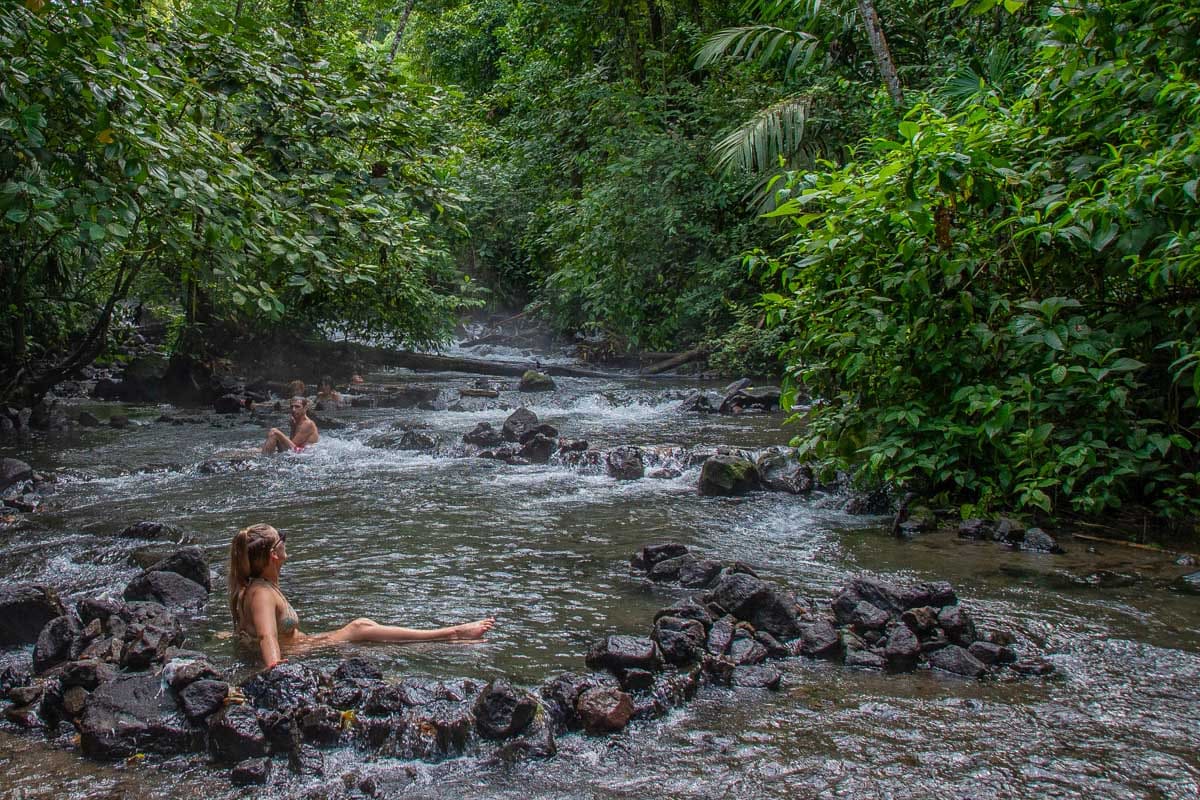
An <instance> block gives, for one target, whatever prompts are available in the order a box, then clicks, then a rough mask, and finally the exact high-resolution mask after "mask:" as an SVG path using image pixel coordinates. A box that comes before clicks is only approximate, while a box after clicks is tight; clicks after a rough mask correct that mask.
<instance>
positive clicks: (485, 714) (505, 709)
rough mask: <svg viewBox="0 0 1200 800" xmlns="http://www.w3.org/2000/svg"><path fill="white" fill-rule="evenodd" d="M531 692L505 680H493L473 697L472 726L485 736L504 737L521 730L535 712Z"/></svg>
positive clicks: (534, 700)
mask: <svg viewBox="0 0 1200 800" xmlns="http://www.w3.org/2000/svg"><path fill="white" fill-rule="evenodd" d="M537 709H538V702H537V698H535V697H534V696H533V695H532V694H530V693H529V692H527V691H524V690H523V689H517V688H515V687H514V686H513V685H512V684H510V683H509V682H508V681H506V680H495V681H492V682H491V683H489V684H488V685H487V686H485V687H484V689H483V691H482V692H480V694H479V697H477V698H476V699H475V706H474V709H473V711H474V713H475V727H476V728H477V729H478V730H479V734H480V735H481V736H483V737H485V738H488V739H507V738H509V737H512V736H516V735H518V734H519V733H521V732H522V731H524V730H525V728H526V726H528V725H529V723H530V721H531V720H532V719H533V717H534V715H535V714H536V713H537Z"/></svg>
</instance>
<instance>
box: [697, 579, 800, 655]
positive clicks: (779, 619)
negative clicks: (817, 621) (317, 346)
mask: <svg viewBox="0 0 1200 800" xmlns="http://www.w3.org/2000/svg"><path fill="white" fill-rule="evenodd" d="M705 597H706V599H707V600H708V601H709V602H712V603H716V604H717V605H718V606H720V607H721V608H723V609H725V610H726V611H728V612H729V613H730V614H733V616H735V617H737V618H738V619H740V620H745V621H747V622H750V623H751V624H752V625H754V627H755V628H757V629H759V630H764V631H766V632H768V633H770V634H771V635H772V636H774V637H775V638H776V639H780V640H785V641H786V640H788V639H794V638H796V637H797V636H799V635H800V624H799V619H798V616H797V613H796V602H795V599H794V598H792V597H791V596H790V595H789V594H788V593H786V592H781V591H779V590H777V589H775V588H774V587H772V586H771V585H770V584H768V583H766V582H765V581H763V580H761V579H759V578H756V577H754V576H753V575H750V574H748V573H744V572H725V573H723V574H722V576H721V577H719V578H718V579H717V582H716V583H715V585H714V586H713V588H712V589H711V590H709V592H708V593H707V594H706V595H705Z"/></svg>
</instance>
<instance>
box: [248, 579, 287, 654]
mask: <svg viewBox="0 0 1200 800" xmlns="http://www.w3.org/2000/svg"><path fill="white" fill-rule="evenodd" d="M250 615H251V619H253V620H254V630H256V631H258V646H259V649H260V650H261V651H262V660H263V664H264V665H266V668H267V669H270V668H271V667H273V666H275V665H276V664H278V663H279V662H280V660H281V659H280V654H279V630H278V627H277V625H276V621H275V598H274V597H272V596H271V595H270V594H269V593H267V592H265V591H257V592H255V593H254V594H253V596H251V598H250Z"/></svg>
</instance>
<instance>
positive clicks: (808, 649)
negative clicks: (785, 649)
mask: <svg viewBox="0 0 1200 800" xmlns="http://www.w3.org/2000/svg"><path fill="white" fill-rule="evenodd" d="M793 647H794V648H795V649H796V651H797V652H798V653H799V654H800V655H803V656H808V657H809V658H821V659H827V660H830V661H836V660H837V659H839V658H841V655H842V637H841V635H840V634H839V633H838V630H837V628H835V627H833V624H832V623H830V622H828V621H827V620H819V621H817V622H806V623H801V625H800V636H799V637H798V638H797V640H796V642H795V643H794V644H793Z"/></svg>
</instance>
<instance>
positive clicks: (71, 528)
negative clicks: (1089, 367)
mask: <svg viewBox="0 0 1200 800" xmlns="http://www.w3.org/2000/svg"><path fill="white" fill-rule="evenodd" d="M368 379H369V381H370V382H371V383H389V382H390V383H406V382H419V383H423V384H433V385H436V386H438V387H440V388H441V389H442V396H443V397H449V398H451V399H453V398H456V397H457V390H458V389H459V388H460V387H464V386H467V385H469V384H470V383H471V382H472V381H473V380H474V378H473V376H464V375H454V374H437V375H429V374H422V375H414V374H410V373H403V372H398V373H386V374H383V373H381V374H375V375H370V376H368ZM493 380H494V382H495V383H496V384H498V386H499V387H500V388H501V389H503V390H504V391H503V392H502V395H501V397H500V399H499V401H498V403H499V405H502V406H505V407H506V408H507V409H511V408H513V407H515V406H516V405H518V404H520V403H522V402H525V403H528V405H529V407H530V408H531V409H532V410H533V411H534V412H535V413H536V414H538V416H539V417H540V418H542V420H543V421H545V422H549V423H550V424H552V425H554V426H556V427H557V428H558V429H559V431H560V433H561V435H563V436H566V437H569V438H577V439H586V440H587V441H588V442H589V443H591V444H592V446H594V447H602V448H606V447H611V446H615V445H619V444H635V445H642V446H668V445H677V446H681V447H695V446H703V445H733V446H736V447H742V448H747V449H752V450H753V449H758V448H763V447H767V446H770V445H773V444H781V443H784V442H785V441H786V438H787V436H788V434H787V432H786V431H781V429H780V425H781V423H782V417H781V416H778V415H772V416H750V415H748V416H721V417H718V416H705V415H689V414H684V413H681V412H680V411H679V410H678V409H677V406H678V404H679V402H680V400H681V399H682V398H683V397H684V396H685V395H686V394H687V393H688V392H689V391H691V390H693V389H695V388H697V386H698V384H691V383H687V384H685V383H683V382H682V381H674V382H673V381H671V380H656V381H645V380H639V379H636V378H632V377H622V376H616V375H614V376H613V377H611V378H558V379H556V380H557V382H558V386H559V388H558V389H557V390H556V391H554V392H552V393H546V394H536V395H520V394H519V393H517V392H516V391H515V383H516V381H515V379H502V378H497V379H493ZM701 388H707V389H709V390H713V391H715V390H717V389H718V388H719V387H716V386H707V387H701ZM475 402H476V404H478V402H479V401H475ZM79 408H88V409H90V410H92V411H93V412H94V413H96V414H97V416H100V417H102V418H104V417H107V416H108V415H109V414H111V413H113V412H114V411H115V410H118V407H117V406H115V405H113V404H92V403H82V404H79V405H76V406H72V409H73V410H78V409H79ZM119 410H120V411H122V413H127V414H129V415H130V417H131V419H132V421H133V425H132V426H131V427H130V428H128V429H126V430H114V429H110V428H98V429H77V430H74V431H73V432H71V433H65V434H58V435H39V436H38V437H36V438H34V439H32V440H8V441H5V442H0V455H6V456H14V457H18V458H21V459H23V460H25V461H27V462H29V463H31V464H32V465H33V466H34V467H35V468H38V469H45V470H54V471H56V472H58V473H59V474H60V475H61V478H60V481H59V489H58V492H57V494H55V495H53V496H52V497H51V498H50V501H51V503H50V506H49V507H48V508H47V509H46V510H44V511H42V512H40V513H38V514H36V515H32V520H33V522H32V525H31V526H30V527H27V528H24V529H10V530H8V531H0V541H3V543H4V546H3V549H2V551H0V576H2V578H0V579H2V580H4V581H38V582H44V583H49V584H52V585H54V586H56V587H60V589H61V591H63V592H64V593H65V594H66V595H67V597H69V598H77V597H80V596H83V595H84V594H87V593H92V592H95V591H99V590H102V589H105V588H114V587H116V588H119V587H120V586H122V585H123V584H124V582H125V581H127V580H128V579H129V578H130V577H132V576H133V575H134V574H135V573H136V571H137V570H136V568H135V567H133V566H131V565H130V563H129V562H128V556H129V554H130V553H131V552H132V551H133V550H135V549H136V548H138V547H140V546H144V545H145V543H144V542H138V541H132V540H117V539H114V538H113V534H114V533H116V532H117V531H119V530H120V529H121V528H123V527H124V526H126V525H128V524H131V523H133V522H137V521H140V520H159V521H164V522H170V523H172V524H174V525H177V526H179V527H180V528H181V529H183V530H184V531H186V532H187V533H188V535H189V536H190V537H191V538H192V539H194V541H195V542H196V543H197V544H198V545H200V546H201V547H202V548H203V550H204V552H205V553H206V555H207V556H208V557H209V560H210V563H211V564H212V565H213V568H214V578H215V580H214V589H215V591H214V593H213V595H212V598H211V600H210V603H209V607H208V609H207V613H206V614H205V615H203V616H202V617H201V618H200V619H199V620H198V622H197V624H196V625H195V627H194V628H193V629H192V634H191V638H190V639H189V642H188V645H189V646H190V647H193V648H195V649H199V650H203V651H205V652H206V653H208V654H210V656H211V657H212V659H213V660H214V661H216V662H217V663H218V664H220V665H221V666H225V667H229V668H231V669H235V670H239V671H248V670H250V669H251V668H252V665H251V664H250V663H248V662H247V661H246V660H245V658H244V656H243V655H241V654H239V653H238V652H237V651H235V649H234V645H233V642H232V640H231V639H230V638H229V637H228V635H227V631H228V629H229V626H230V623H229V616H228V611H227V606H226V603H225V597H224V588H225V582H224V574H225V563H224V562H225V559H226V558H227V548H228V542H229V539H230V537H231V536H232V535H233V533H234V532H235V530H236V529H237V528H238V527H241V526H244V525H246V524H249V523H252V522H258V521H264V522H270V523H271V524H273V525H275V526H276V527H279V528H281V529H284V530H286V531H287V535H288V540H287V547H288V554H289V560H288V563H287V564H286V566H285V568H284V575H283V584H284V588H285V590H286V591H287V592H288V595H289V598H290V600H291V601H292V603H293V605H294V606H295V608H296V610H297V611H298V613H299V615H300V618H301V624H302V627H303V628H304V629H305V630H308V631H316V630H321V629H326V628H332V627H336V626H338V625H340V624H342V623H344V622H345V621H347V620H349V619H351V618H354V617H359V616H370V617H372V618H375V619H377V620H380V621H389V622H396V623H401V624H407V625H413V626H432V625H439V624H446V623H449V622H454V621H461V620H466V619H474V618H477V617H481V616H484V615H488V614H494V615H495V616H496V618H497V626H496V628H495V630H494V632H493V634H492V635H491V636H490V637H489V639H488V641H487V642H486V643H485V644H478V645H454V644H425V645H391V646H384V645H373V646H361V647H358V648H356V649H344V650H340V651H337V652H323V653H322V652H318V653H314V654H312V655H311V656H310V657H309V658H310V660H311V661H312V662H313V663H315V664H318V665H320V664H326V663H332V662H333V661H334V660H335V659H336V658H337V657H341V656H345V655H348V654H350V653H356V654H361V655H367V656H369V657H370V658H372V659H374V660H375V661H376V662H377V663H379V664H380V666H381V667H382V668H383V669H384V670H385V672H386V673H387V674H388V676H389V677H392V678H398V677H400V676H402V675H422V676H432V677H437V678H454V677H473V678H477V679H481V680H487V679H490V678H492V677H496V676H499V675H505V676H508V677H509V678H510V679H511V680H512V681H513V682H515V683H518V684H523V685H527V686H531V687H532V686H536V685H537V684H539V683H541V682H542V681H543V680H545V679H546V678H548V677H550V676H552V675H555V674H557V673H559V672H561V671H563V670H581V669H583V653H584V652H585V651H586V648H587V645H588V643H589V642H590V641H591V640H592V639H593V638H595V637H597V636H599V635H603V634H607V633H633V634H639V635H642V634H646V633H648V632H649V628H650V623H651V620H652V617H653V613H654V611H655V610H656V609H657V608H659V607H661V606H664V605H667V604H668V603H669V602H671V601H672V600H673V599H675V598H676V597H678V596H679V594H680V593H679V591H678V590H670V589H666V588H662V587H652V586H650V585H648V584H647V583H646V582H645V581H644V580H643V579H640V578H637V577H635V576H634V575H632V574H631V572H630V569H629V557H630V556H631V555H632V554H633V553H634V552H635V551H637V550H638V549H639V548H640V547H641V546H642V545H643V544H646V543H649V542H655V541H665V540H675V541H680V542H683V543H685V544H687V545H688V546H689V547H691V548H692V549H693V550H694V551H696V552H699V553H702V554H704V555H710V556H713V557H716V558H729V559H732V558H738V559H741V560H743V561H746V562H748V563H750V564H752V565H754V566H755V567H756V569H758V571H759V574H760V575H761V576H762V577H764V578H766V579H768V580H772V581H775V582H778V583H781V584H784V585H786V586H788V587H789V588H792V589H793V590H795V591H796V592H797V594H799V595H802V596H812V597H816V598H818V599H821V600H825V599H828V598H829V597H830V596H831V595H832V594H833V592H834V590H835V589H836V588H837V587H838V586H840V585H841V584H842V583H843V582H844V580H845V579H846V578H847V576H849V575H852V574H854V573H856V572H860V571H865V572H870V573H874V574H880V575H884V576H888V577H891V578H896V579H901V580H908V579H944V580H949V581H951V582H952V583H953V584H954V585H955V587H956V589H957V590H958V594H959V596H960V597H961V598H962V601H963V603H964V604H965V605H966V607H967V608H968V609H969V610H970V611H971V612H972V613H973V614H974V615H975V617H976V618H977V620H979V621H980V622H981V623H982V624H983V625H984V626H985V627H986V626H988V625H989V624H991V625H997V626H1001V627H1006V628H1009V629H1012V630H1014V632H1015V633H1017V635H1018V637H1019V640H1020V642H1019V645H1020V646H1023V647H1024V648H1025V650H1026V651H1027V652H1030V653H1036V654H1043V655H1046V656H1047V657H1048V658H1049V659H1050V661H1052V662H1053V663H1054V664H1055V666H1056V667H1057V674H1056V675H1055V676H1053V677H1051V678H1048V679H1026V680H1019V681H1011V682H1003V681H983V682H973V681H965V680H961V679H955V678H952V677H949V676H944V675H938V674H934V673H931V672H928V671H926V672H919V673H915V674H911V675H899V676H894V675H884V674H879V673H874V672H866V671H856V670H849V669H845V668H842V667H840V666H835V665H830V664H828V663H824V662H810V661H806V660H803V659H795V660H789V661H787V662H782V664H783V668H784V673H785V681H784V687H783V689H782V690H781V691H779V692H775V693H772V692H767V691H764V690H747V689H725V688H716V687H706V688H704V689H702V690H701V692H700V694H699V695H698V697H697V699H696V700H695V701H694V702H693V703H691V704H689V705H688V706H686V707H684V708H682V709H678V710H675V711H673V712H671V713H670V714H669V715H668V716H666V717H664V718H662V719H659V720H655V721H652V722H635V723H633V724H632V725H631V726H630V728H629V729H628V730H627V731H626V732H625V733H622V734H620V735H617V736H613V737H607V738H589V737H585V736H582V735H578V734H571V735H564V736H561V737H560V738H559V755H558V756H557V757H556V758H554V759H552V760H551V761H549V762H537V761H535V762H529V763H524V764H519V765H517V766H513V767H499V766H495V765H492V764H488V763H485V762H484V761H482V760H481V759H478V758H473V757H470V756H468V757H466V758H462V759H457V760H453V761H448V762H444V763H441V764H424V763H405V762H399V761H395V760H391V759H386V758H381V757H379V756H376V755H373V754H365V753H361V752H356V751H354V750H351V749H345V750H339V751H331V752H329V753H327V755H326V759H327V760H326V777H325V778H323V779H314V778H303V779H301V778H296V777H294V776H291V775H290V774H289V773H288V772H287V770H286V769H276V771H275V778H274V781H273V783H272V785H271V786H270V787H269V788H268V790H266V792H265V793H262V794H263V796H270V797H293V796H312V797H325V796H331V795H339V794H342V795H349V796H362V792H361V788H360V787H361V786H363V785H364V784H363V781H364V780H367V784H371V783H372V782H373V784H374V786H375V787H376V788H377V790H378V793H379V794H382V795H402V796H405V797H436V798H457V797H461V796H464V795H468V796H473V797H497V798H514V800H518V799H520V800H524V799H525V798H529V797H537V798H580V797H584V798H641V797H649V796H655V797H670V798H697V799H699V798H714V799H715V798H757V797H781V798H782V797H788V798H806V797H893V798H927V797H939V798H968V797H970V798H982V797H988V798H991V797H1089V798H1168V797H1169V798H1176V797H1178V798H1185V797H1198V796H1200V756H1198V755H1197V750H1198V745H1200V724H1198V720H1200V613H1198V611H1197V603H1198V602H1200V598H1196V597H1192V596H1187V595H1181V594H1176V593H1174V592H1172V591H1171V590H1170V589H1169V586H1168V585H1169V582H1170V580H1171V578H1173V577H1174V576H1176V575H1177V574H1178V573H1179V572H1180V571H1181V569H1180V568H1178V567H1175V566H1174V565H1173V564H1172V562H1171V561H1170V559H1169V558H1167V557H1166V556H1164V555H1161V554H1157V553H1149V552H1144V551H1139V550H1133V549H1129V548H1125V547H1119V546H1108V545H1099V546H1097V545H1091V546H1090V547H1089V543H1087V542H1083V541H1071V540H1069V539H1068V540H1066V541H1065V542H1064V544H1065V546H1066V547H1067V550H1068V552H1067V554H1065V555H1059V556H1054V555H1039V554H1030V553H1017V552H1011V551H1009V550H1006V549H1004V548H1001V547H1000V546H998V545H995V544H993V543H990V542H978V541H967V540H959V539H957V538H955V537H953V536H952V535H945V534H931V535H926V536H923V537H920V538H918V539H916V540H914V541H908V542H904V541H897V540H894V539H892V538H891V537H890V536H888V535H887V533H886V531H885V526H886V520H884V519H882V518H869V517H868V518H864V517H851V516H847V515H845V514H843V513H841V512H840V511H838V510H837V506H836V504H835V503H831V502H829V499H828V498H822V497H821V496H819V495H817V496H813V497H806V498H798V497H793V496H790V495H784V494H772V493H759V494H754V495H751V496H748V497H745V498H737V499H729V498H711V497H701V496H700V495H699V494H698V493H697V491H696V481H697V474H698V469H697V468H696V467H691V468H687V469H684V471H683V473H682V474H681V475H680V476H679V477H677V478H668V479H652V478H646V479H643V480H639V481H627V482H618V481H615V480H613V479H612V478H609V477H607V476H606V475H604V474H603V473H602V472H600V471H594V472H589V471H586V470H584V471H581V470H579V469H576V468H570V467H566V466H563V465H559V464H555V463H551V464H548V465H540V466H539V465H528V466H512V465H508V464H505V463H501V462H498V461H491V460H485V459H477V458H459V457H453V456H452V455H451V454H450V453H448V452H441V453H435V454H421V453H417V452H412V451H399V450H394V449H387V448H382V447H378V446H372V444H371V443H370V442H371V440H372V437H374V436H377V435H378V434H380V433H381V432H386V431H389V430H392V429H394V428H395V427H396V426H398V425H405V424H420V425H422V426H427V427H428V428H430V429H432V430H433V431H435V432H437V433H439V434H441V435H442V437H443V438H444V440H445V441H446V442H447V443H451V442H454V441H457V440H458V439H460V438H461V435H462V434H463V433H464V432H466V431H468V430H470V429H471V428H472V427H473V426H474V425H475V424H476V423H477V422H481V421H488V422H491V423H493V424H494V425H496V426H499V425H500V423H502V422H503V420H504V418H505V417H506V416H507V414H508V413H509V410H506V409H503V408H499V407H497V408H490V409H486V408H485V409H476V410H416V409H366V408H363V409H348V410H342V411H337V412H331V413H329V414H326V416H332V417H335V418H337V419H338V420H340V421H341V422H342V423H344V426H343V427H339V428H337V429H332V428H327V429H325V430H324V431H323V433H322V441H321V444H320V445H319V446H317V447H315V448H312V449H310V450H309V451H306V452H304V453H301V454H297V455H292V454H289V455H285V456H280V457H277V458H274V459H260V460H258V461H256V462H255V463H254V464H253V468H252V469H249V470H246V471H239V472H225V473H218V474H205V473H202V472H200V471H199V470H198V469H197V467H198V465H199V464H200V463H201V462H203V461H204V460H205V459H206V458H208V457H209V456H210V455H211V454H212V453H213V452H216V451H221V450H226V449H237V448H248V447H255V446H258V445H259V444H260V443H261V441H262V438H263V436H264V433H265V431H264V429H263V428H262V427H261V426H258V425H256V424H254V423H251V422H250V421H249V420H248V417H246V416H245V415H243V418H242V420H241V421H240V422H238V423H229V424H220V425H209V424H204V425H182V426H174V425H169V424H165V423H160V422H155V419H156V418H157V417H158V416H159V414H161V413H162V412H163V411H164V409H163V408H158V407H146V406H142V407H137V406H131V407H123V408H120V409H119ZM271 419H272V422H273V424H277V425H280V426H283V425H284V422H285V419H284V415H283V414H282V413H281V414H278V415H274V416H273V417H272V418H271ZM12 655H13V654H11V653H10V654H9V657H12ZM0 773H2V775H3V777H2V778H0V798H7V797H12V798H18V797H19V798H41V797H47V798H49V797H55V798H57V797H70V798H101V797H133V798H150V797H162V798H177V799H181V798H192V797H196V798H201V797H203V798H209V797H223V796H230V797H233V796H239V792H238V791H237V790H235V789H233V788H232V787H231V786H230V784H229V782H228V772H227V770H225V769H219V768H213V767H209V766H207V765H205V764H204V763H203V761H202V759H196V758H184V759H175V760H170V761H165V762H164V761H161V760H158V761H154V760H147V761H143V762H138V763H135V764H123V765H116V766H110V765H99V764H94V763H90V762H87V761H85V760H84V759H82V758H81V757H80V756H78V754H77V753H76V752H75V751H74V750H73V745H72V743H71V741H70V739H69V738H67V739H60V740H58V741H54V742H45V741H43V740H41V739H38V738H36V737H29V736H26V735H23V734H19V733H15V732H14V731H13V729H11V728H7V727H5V728H0ZM347 787H349V788H347ZM6 792H7V794H5V793H6Z"/></svg>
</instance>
